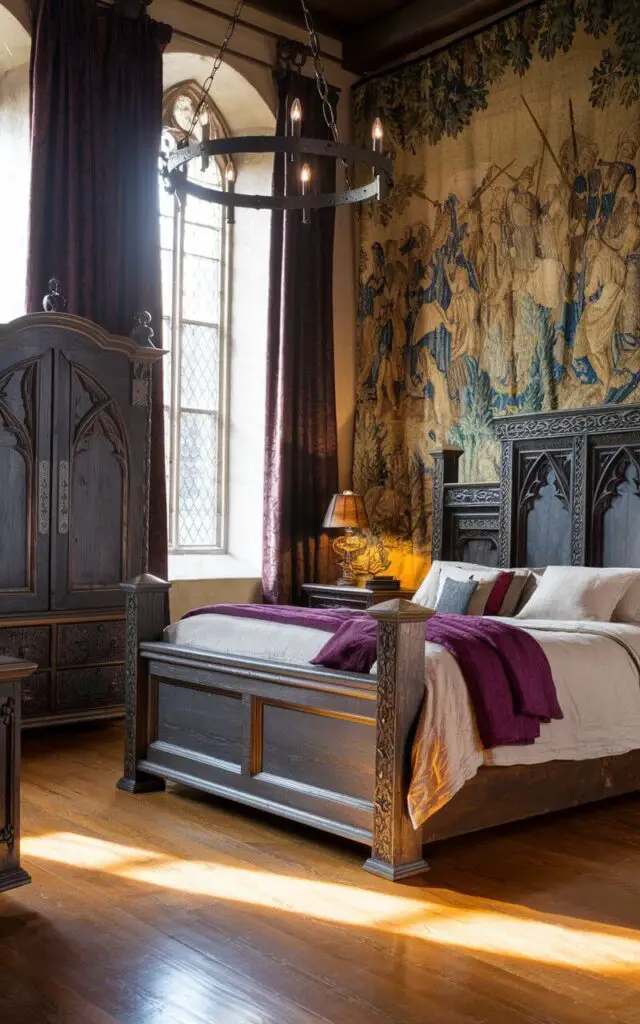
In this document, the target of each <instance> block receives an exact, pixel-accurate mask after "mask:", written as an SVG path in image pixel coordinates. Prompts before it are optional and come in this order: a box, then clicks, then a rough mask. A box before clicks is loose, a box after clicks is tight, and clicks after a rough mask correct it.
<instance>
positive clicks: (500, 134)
mask: <svg viewBox="0 0 640 1024" xmlns="http://www.w3.org/2000/svg"><path fill="white" fill-rule="evenodd" d="M637 13H638V12H637V4H636V3H635V0H594V2H591V3H583V2H575V0H573V2H567V0H563V2H558V0H550V2H548V3H546V4H543V5H540V6H537V7H532V8H528V9H527V10H525V11H523V12H520V13H519V14H517V15H515V16H513V17H511V18H509V19H506V20H504V21H502V22H500V23H498V24H495V25H493V26H492V27H490V28H488V29H486V30H485V31H483V32H481V33H479V34H477V35H475V36H472V37H470V38H467V39H465V40H463V41H462V42H459V43H457V44H456V45H454V46H452V47H451V48H449V49H447V50H446V51H442V52H440V53H438V54H435V55H433V56H430V57H427V58H424V59H422V60H420V61H419V62H417V63H414V64H412V65H409V66H407V67H405V68H403V69H401V70H399V71H397V72H394V73H392V74H389V75H387V76H384V77H381V78H378V79H374V80H372V81H370V82H367V83H364V84H363V85H360V86H359V87H357V89H356V90H355V93H354V109H355V124H356V133H357V135H358V136H359V137H360V141H364V140H366V139H367V138H368V140H369V145H370V144H371V124H372V121H373V119H374V118H375V117H380V118H381V120H382V122H383V126H384V131H385V135H384V149H385V151H388V152H389V153H390V155H391V156H392V157H393V159H394V181H395V187H394V189H393V190H392V192H391V193H390V194H389V196H388V198H387V199H385V200H384V201H383V202H381V203H378V204H375V203H371V204H368V207H367V208H365V209H364V210H363V211H362V212H361V214H360V220H359V230H360V257H359V311H358V349H357V373H358V379H357V400H356V428H355V446H354V487H355V489H356V490H357V491H358V492H359V493H362V494H364V496H365V500H366V507H367V511H368V514H369V518H370V521H371V527H372V532H373V534H374V535H375V536H376V538H377V540H378V543H380V542H383V543H384V544H385V546H387V547H388V548H389V550H390V554H391V559H392V565H391V569H390V571H393V572H395V573H396V574H397V575H399V576H401V577H402V579H403V581H404V583H405V584H406V585H411V584H412V583H414V582H415V581H416V580H417V579H420V578H421V577H422V575H423V574H424V571H425V568H426V565H427V563H428V558H429V545H430V536H431V484H432V460H431V457H430V455H429V452H430V450H431V449H433V448H435V447H437V446H439V445H441V444H443V443H446V444H456V445H459V446H460V447H461V448H463V449H464V453H465V454H464V457H463V459H462V462H461V471H462V475H463V478H464V479H466V480H476V481H477V480H497V479H498V459H499V451H498V446H497V443H496V442H495V440H494V438H493V435H492V430H491V417H492V416H495V415H501V414H505V415H506V414H509V413H515V412H529V411H538V410H547V409H557V408H562V407H576V406H587V405H596V404H601V403H609V402H625V401H638V400H640V392H638V385H639V384H640V216H639V206H638V192H637V184H638V171H639V170H640V152H639V147H640V102H639V101H640V19H638V17H637Z"/></svg>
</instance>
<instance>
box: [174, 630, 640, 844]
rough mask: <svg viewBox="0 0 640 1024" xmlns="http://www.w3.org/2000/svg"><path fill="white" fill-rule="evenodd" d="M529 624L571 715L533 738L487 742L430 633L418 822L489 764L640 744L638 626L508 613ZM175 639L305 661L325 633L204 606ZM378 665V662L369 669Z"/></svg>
mask: <svg viewBox="0 0 640 1024" xmlns="http://www.w3.org/2000/svg"><path fill="white" fill-rule="evenodd" d="M501 621H504V622H511V623H512V624H513V625H516V626H519V627H520V628H522V629H525V630H526V631H527V632H528V633H530V634H531V635H532V636H533V637H534V638H535V639H536V640H537V641H538V642H539V643H540V645H541V646H542V648H543V650H544V652H545V654H546V656H547V658H548V660H549V664H550V666H551V672H552V674H553V678H554V682H555V685H556V690H557V693H558V700H559V702H560V706H561V708H562V711H563V714H564V718H563V719H561V720H559V721H553V722H549V723H547V724H544V723H543V724H542V726H541V734H540V738H539V739H538V740H536V742H535V743H533V744H530V745H527V746H509V747H496V748H494V749H493V750H483V749H482V745H481V743H480V740H479V737H478V733H477V729H476V724H475V718H474V713H473V708H472V706H471V702H470V699H469V695H468V692H467V687H466V685H465V682H464V678H463V676H462V673H461V671H460V668H459V666H458V664H457V662H456V660H455V658H454V657H453V656H452V655H451V654H449V653H448V652H447V651H445V650H444V648H442V647H440V646H439V645H438V644H432V643H425V664H426V672H425V701H424V704H423V707H422V711H421V714H420V722H419V727H418V730H417V733H416V739H415V742H414V747H413V752H412V779H411V784H410V789H409V811H410V813H411V817H412V820H413V823H414V825H415V826H416V828H417V827H419V826H420V825H421V824H422V823H423V822H424V821H426V820H427V818H429V817H430V816H431V815H432V814H434V813H435V812H436V811H438V810H439V809H440V808H441V807H443V806H444V805H445V804H446V803H447V802H448V801H449V800H450V799H451V798H452V797H453V796H454V795H455V794H456V793H457V792H458V791H459V790H460V789H461V788H462V786H463V785H464V784H465V782H466V781H468V780H469V779H471V778H472V777H473V776H474V775H475V774H476V773H477V771H478V770H479V769H480V768H481V767H483V766H486V767H491V766H506V765H515V764H540V763H543V762H545V761H555V760H571V761H575V760H587V759H589V758H596V757H605V756H612V755H617V754H624V753H627V752H628V751H630V750H636V749H640V626H637V625H630V624H627V623H609V622H608V623H600V622H557V621H553V622H546V621H540V620H535V621H534V620H531V621H527V620H523V619H517V620H514V619H503V620H501ZM165 640H166V641H167V642H169V643H175V644H180V645H184V646H187V647H197V648H200V649H203V650H209V651H215V652H216V653H218V654H236V655H240V656H245V657H251V658H260V659H266V660H273V661H279V662H285V663H289V664H304V663H308V662H309V661H310V660H311V659H312V658H313V657H315V655H316V654H317V653H318V652H319V651H320V649H321V648H322V647H323V646H324V644H325V643H326V642H327V633H326V632H325V631H323V630H316V629H310V628H308V627H301V626H292V625H283V624H281V623H272V622H263V621H260V620H247V619H241V618H236V617H232V616H224V615H197V616H194V617H192V618H189V619H183V620H182V621H181V622H178V623H175V624H174V625H172V626H169V627H168V628H167V629H166V630H165ZM372 673H375V666H374V668H373V669H372Z"/></svg>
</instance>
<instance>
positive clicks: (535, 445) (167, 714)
mask: <svg viewBox="0 0 640 1024" xmlns="http://www.w3.org/2000/svg"><path fill="white" fill-rule="evenodd" d="M495 427H496V434H497V437H498V438H499V439H500V441H501V444H502V456H501V474H500V481H499V482H497V483H490V484H459V483H458V480H457V464H458V459H459V456H460V454H461V453H460V452H459V450H455V449H443V450H441V451H438V452H435V453H434V494H433V500H434V518H433V545H434V552H433V554H434V558H439V557H442V556H443V555H444V556H445V557H452V558H459V559H466V560H471V559H472V560H473V561H474V562H479V563H481V564H485V565H496V564H498V565H501V566H507V565H512V566H513V565H515V566H519V565H529V566H539V565H545V564H550V563H551V562H555V564H561V563H562V562H566V563H568V564H572V565H601V566H613V565H625V566H635V567H640V530H639V529H638V527H639V526H640V503H639V502H638V496H639V494H640V486H639V484H638V480H639V479H640V471H639V466H640V406H622V407H602V408H594V409H588V410H571V411H563V412H554V413H542V414H534V415H519V416H513V417H509V418H503V419H499V420H496V421H495ZM565 552H566V557H565V558H561V557H557V556H558V555H563V554H564V553H565ZM169 586H170V585H169V584H168V583H165V582H164V581H162V580H158V579H155V578H153V577H150V576H148V575H143V576H141V577H138V578H136V579H134V580H131V581H129V582H127V583H124V584H123V589H124V591H125V593H126V599H127V607H126V749H125V770H124V775H123V778H122V779H121V780H120V782H119V783H118V786H119V788H121V789H124V790H127V791H129V792H133V793H142V792H149V791H152V790H157V789H162V788H163V787H164V785H165V781H173V782H179V783H183V784H186V785H190V786H195V787H197V788H200V789H203V790H206V791H208V792H211V793H214V794H217V795H220V796H223V797H227V798H229V799H232V800H236V801H239V802H241V803H245V804H248V805H251V806H254V807H258V808H262V809H264V810H267V811H271V812H273V813H276V814H279V815H282V816H284V817H288V818H292V819H294V820H296V821H300V822H302V823H304V824H308V825H312V826H314V827H317V828H320V829H323V830H326V831H329V832H333V833H336V834H339V835H343V836H347V837H349V838H351V839H354V840H356V841H358V842H361V843H363V844H364V845H367V846H370V847H371V856H370V857H369V859H368V860H367V862H366V867H367V869H368V870H370V871H373V872H375V873H377V874H380V875H382V876H384V877H387V878H390V879H401V878H403V877H406V876H408V875H411V874H414V873H417V872H419V871H422V870H424V869H425V867H426V862H425V860H424V858H423V847H424V845H426V844H429V843H431V842H433V841H435V840H439V839H443V838H447V837H450V836H454V835H460V834H463V833H466V832H470V831H474V830H476V829H482V828H487V827H490V826H493V825H497V824H501V823H504V822H509V821H514V820H518V819H521V818H526V817H530V816H532V815H537V814H543V813H546V812H549V811H553V810H559V809H561V808H567V807H572V806H575V805H578V804H582V803H586V802H590V801H594V800H599V799H602V798H604V797H608V796H614V795H617V794H621V793H626V792H631V791H634V790H636V789H638V788H640V750H635V749H634V750H631V751H630V752H628V753H624V754H621V755H618V756H614V757H597V758H591V759H589V760H586V761H551V762H548V763H544V764H531V765H518V766H510V767H491V768H481V769H480V770H479V771H478V773H477V775H476V776H475V778H473V779H472V780H471V781H469V782H468V783H467V784H466V785H465V786H464V788H463V789H462V790H461V792H459V793H458V794H457V795H456V796H454V798H453V799H452V800H451V801H450V803H448V804H447V805H446V806H444V807H443V808H442V809H441V810H438V811H437V812H436V813H435V814H433V815H432V816H431V817H430V818H429V819H428V820H427V821H426V822H425V824H424V825H423V826H422V827H421V828H419V829H417V830H416V829H414V828H413V826H412V824H411V821H410V819H409V815H408V811H407V792H408V783H409V774H410V757H411V747H412V737H413V734H414V730H415V728H416V721H417V717H418V715H419V711H420V708H421V705H422V702H423V699H424V693H425V690H424V686H425V654H424V643H425V639H424V637H425V633H424V628H425V627H424V623H425V619H426V618H427V617H428V614H429V613H428V612H427V610H425V609H424V608H421V607H420V606H418V605H415V604H413V603H411V602H407V601H403V600H393V601H390V602H387V603H385V604H383V605H378V606H376V607H374V608H372V609H370V610H369V612H368V614H369V615H371V616H373V618H374V619H375V620H376V621H377V624H378V626H377V628H378V665H377V674H376V675H375V676H363V675H354V674H350V673H344V672H337V671H333V670H327V669H319V668H315V667H313V666H311V665H308V664H307V665H303V664H295V665H293V664H291V663H284V662H283V663H278V662H276V661H273V660H267V659H264V658H251V657H247V656H246V655H237V656H236V655H233V654H219V653H214V652H212V651H208V650H204V649H197V648H194V647H191V646H180V645H179V644H172V643H167V642H162V639H161V638H162V635H163V629H164V628H165V627H166V626H167V624H168V622H169V617H168V591H169Z"/></svg>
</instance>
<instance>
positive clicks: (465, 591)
mask: <svg viewBox="0 0 640 1024" xmlns="http://www.w3.org/2000/svg"><path fill="white" fill-rule="evenodd" d="M477 586H478V583H477V581H476V580H452V579H451V578H450V577H449V578H447V579H446V580H445V581H444V586H443V587H442V593H441V594H440V597H439V598H438V600H437V602H436V607H435V610H436V611H437V612H444V613H445V614H449V615H465V614H466V611H467V608H468V607H469V602H470V600H471V598H472V597H473V595H474V592H475V590H476V588H477Z"/></svg>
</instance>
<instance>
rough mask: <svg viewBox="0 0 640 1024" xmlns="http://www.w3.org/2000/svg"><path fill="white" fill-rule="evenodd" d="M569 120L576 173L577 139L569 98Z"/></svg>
mask: <svg viewBox="0 0 640 1024" xmlns="http://www.w3.org/2000/svg"><path fill="white" fill-rule="evenodd" d="M569 120H570V121H571V141H572V142H573V162H574V164H575V168H576V171H577V170H578V137H577V135H576V122H575V118H574V116H573V103H572V102H571V97H569Z"/></svg>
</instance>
